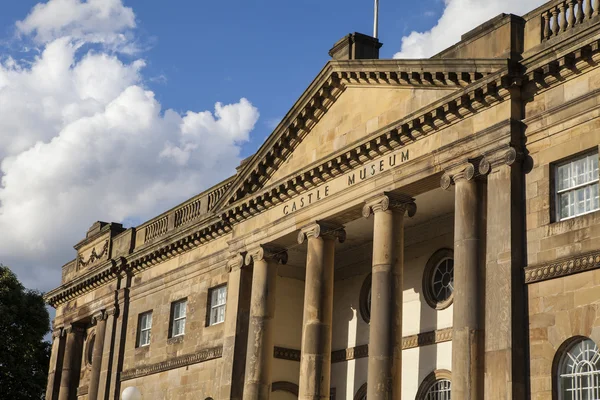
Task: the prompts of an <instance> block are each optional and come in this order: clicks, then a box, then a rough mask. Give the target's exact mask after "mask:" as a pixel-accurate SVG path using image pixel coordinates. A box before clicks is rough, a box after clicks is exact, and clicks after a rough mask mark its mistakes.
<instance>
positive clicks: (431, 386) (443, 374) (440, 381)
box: [416, 369, 452, 400]
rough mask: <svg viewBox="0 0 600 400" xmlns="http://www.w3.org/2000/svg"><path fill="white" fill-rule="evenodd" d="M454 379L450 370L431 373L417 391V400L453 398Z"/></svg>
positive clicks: (445, 399)
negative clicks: (452, 379)
mask: <svg viewBox="0 0 600 400" xmlns="http://www.w3.org/2000/svg"><path fill="white" fill-rule="evenodd" d="M451 392H452V381H451V374H450V371H448V370H445V369H442V370H435V371H433V372H432V373H430V374H429V375H428V376H427V377H426V378H425V379H423V382H421V385H420V386H419V390H418V391H417V397H416V399H417V400H451V397H450V396H451Z"/></svg>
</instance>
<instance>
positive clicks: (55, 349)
mask: <svg viewBox="0 0 600 400" xmlns="http://www.w3.org/2000/svg"><path fill="white" fill-rule="evenodd" d="M64 352H65V343H64V339H63V333H62V328H59V329H57V330H56V331H54V332H53V333H52V353H51V354H50V368H49V369H48V384H47V386H46V400H56V399H58V393H59V390H60V377H61V369H62V362H63V357H64Z"/></svg>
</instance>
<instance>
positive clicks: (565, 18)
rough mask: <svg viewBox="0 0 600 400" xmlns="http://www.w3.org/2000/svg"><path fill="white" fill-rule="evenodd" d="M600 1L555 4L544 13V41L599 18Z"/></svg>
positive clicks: (572, 1) (590, 0)
mask: <svg viewBox="0 0 600 400" xmlns="http://www.w3.org/2000/svg"><path fill="white" fill-rule="evenodd" d="M599 11H600V0H564V1H559V2H555V3H554V5H553V6H552V7H551V8H549V9H548V10H546V11H544V12H542V14H541V18H542V41H546V40H549V39H552V38H554V37H556V36H559V35H562V34H563V33H566V32H567V31H569V30H571V29H573V28H575V27H576V26H579V25H581V24H583V23H584V22H586V21H588V20H591V19H594V18H596V17H598V13H599Z"/></svg>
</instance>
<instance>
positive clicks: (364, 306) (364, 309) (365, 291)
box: [358, 274, 372, 324]
mask: <svg viewBox="0 0 600 400" xmlns="http://www.w3.org/2000/svg"><path fill="white" fill-rule="evenodd" d="M371 282H372V275H371V274H369V275H367V277H366V278H365V280H364V281H363V284H362V287H361V288H360V297H359V299H358V304H359V306H360V307H359V309H360V315H361V316H362V318H363V319H364V320H365V322H366V323H367V324H368V323H369V322H370V321H371Z"/></svg>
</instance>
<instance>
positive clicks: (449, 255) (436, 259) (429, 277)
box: [423, 249, 454, 310]
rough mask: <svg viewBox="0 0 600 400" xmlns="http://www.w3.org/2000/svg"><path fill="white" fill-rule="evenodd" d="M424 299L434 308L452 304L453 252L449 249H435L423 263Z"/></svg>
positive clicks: (437, 308)
mask: <svg viewBox="0 0 600 400" xmlns="http://www.w3.org/2000/svg"><path fill="white" fill-rule="evenodd" d="M423 295H424V296H425V301H427V304H429V305H430V306H431V307H432V308H435V309H436V310H443V309H444V308H447V307H448V306H450V304H452V300H453V298H454V252H453V251H452V250H451V249H441V250H438V251H436V252H435V253H434V254H433V255H432V256H431V257H430V258H429V260H428V261H427V264H426V265H425V273H424V274H423Z"/></svg>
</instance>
